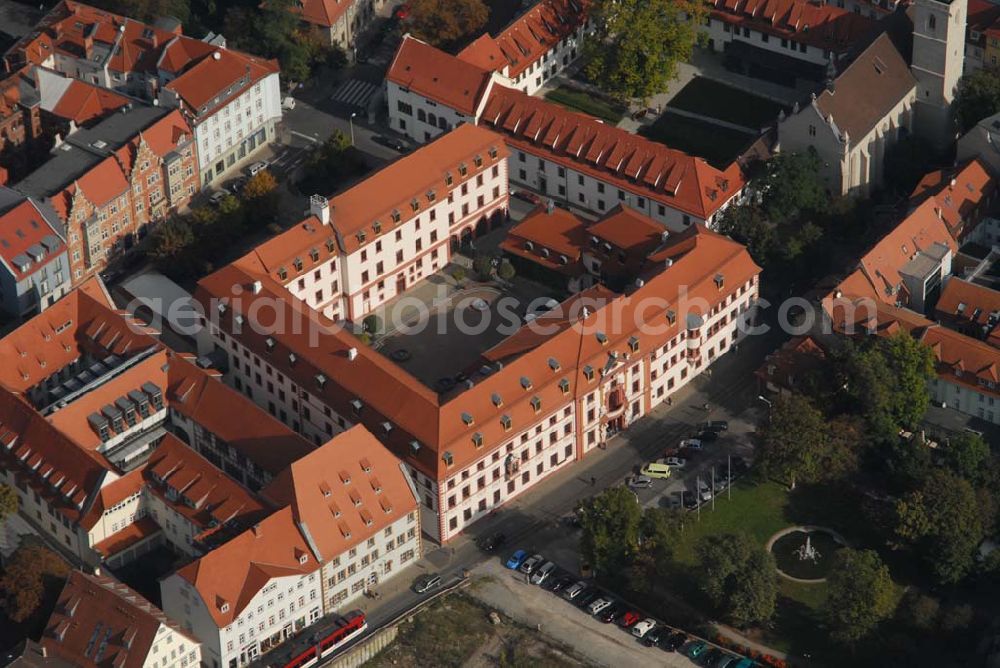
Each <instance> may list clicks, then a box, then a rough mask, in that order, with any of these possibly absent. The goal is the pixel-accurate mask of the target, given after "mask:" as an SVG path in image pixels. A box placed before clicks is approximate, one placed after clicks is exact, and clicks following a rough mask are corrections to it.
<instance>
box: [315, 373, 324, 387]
mask: <svg viewBox="0 0 1000 668" xmlns="http://www.w3.org/2000/svg"><path fill="white" fill-rule="evenodd" d="M316 385H318V386H319V389H321V390H322V389H323V388H324V387H326V376H324V375H323V374H321V373H318V374H316Z"/></svg>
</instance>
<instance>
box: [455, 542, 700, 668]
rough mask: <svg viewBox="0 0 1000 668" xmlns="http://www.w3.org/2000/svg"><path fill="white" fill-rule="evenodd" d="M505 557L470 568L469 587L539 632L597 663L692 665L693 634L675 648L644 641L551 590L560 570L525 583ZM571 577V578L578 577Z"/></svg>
mask: <svg viewBox="0 0 1000 668" xmlns="http://www.w3.org/2000/svg"><path fill="white" fill-rule="evenodd" d="M508 552H509V551H508ZM507 557H508V553H505V552H501V557H500V558H494V559H489V560H487V561H486V562H485V563H483V564H482V565H480V566H479V567H477V568H476V569H475V570H474V571H473V576H474V577H475V578H477V579H478V581H477V582H475V584H474V585H473V586H472V587H471V588H470V593H471V595H473V596H475V597H476V598H478V599H479V600H481V601H483V602H484V603H486V604H487V605H490V606H492V607H494V608H496V609H498V610H501V611H503V612H504V613H505V614H506V615H508V616H510V617H513V618H514V619H516V620H517V621H519V622H521V623H522V624H526V625H528V626H532V627H536V628H537V627H539V626H540V628H541V631H542V632H543V633H545V634H547V635H549V636H551V637H553V638H555V639H557V640H559V641H561V642H564V643H566V644H567V645H569V646H571V647H572V648H573V649H574V650H576V651H577V652H579V653H580V654H582V655H583V656H585V657H586V658H588V659H590V660H591V661H593V662H595V663H597V664H599V665H603V666H622V665H625V666H644V665H653V666H678V667H681V668H691V666H693V665H696V664H694V663H693V662H692V661H691V659H690V658H688V657H687V656H686V653H685V652H686V651H687V650H690V649H691V648H692V647H693V646H695V645H697V644H699V643H701V642H702V641H700V640H698V639H691V638H690V636H687V635H686V634H685V639H684V642H683V644H682V645H681V646H680V647H679V649H678V651H667V650H666V649H663V648H662V647H649V646H646V645H645V644H644V642H643V640H641V639H639V638H636V637H635V636H634V635H633V633H632V631H631V629H627V628H622V627H621V625H620V620H615V621H611V622H603V621H601V619H599V617H600V615H593V614H590V613H589V612H588V611H587V610H586V609H581V608H580V607H578V605H576V604H575V603H574V602H572V601H569V600H567V599H566V596H565V591H566V588H567V587H561V588H560V589H559V591H555V592H553V591H551V588H552V586H553V585H554V584H556V583H558V582H559V581H560V579H561V578H565V577H566V573H565V572H564V571H560V572H556V573H553V574H552V575H550V576H549V578H551V579H547V580H546V581H545V582H543V583H542V585H541V586H539V585H534V584H530V583H529V582H528V577H527V576H526V575H525V574H523V573H521V572H519V571H515V570H512V569H509V568H507V567H505V565H504V563H503V560H505V559H506V558H507ZM571 579H572V581H575V580H576V579H578V578H571ZM569 586H572V585H569ZM601 595H603V594H602V592H600V591H599V590H596V589H592V588H591V590H590V591H587V592H584V593H582V594H579V595H578V596H577V599H578V601H577V602H579V600H583V599H582V598H581V597H586V599H587V600H590V601H591V602H593V600H594V599H593V597H594V596H601ZM658 626H663V625H662V624H658ZM675 633H679V632H678V631H677V630H676V629H667V633H666V634H665V637H669V636H670V635H673V634H675ZM711 648H712V646H711V645H708V644H707V643H706V644H705V649H704V650H703V652H702V653H701V655H700V656H705V654H706V653H707V652H708V651H710V650H711Z"/></svg>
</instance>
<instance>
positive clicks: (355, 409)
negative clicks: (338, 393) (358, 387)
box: [351, 399, 364, 415]
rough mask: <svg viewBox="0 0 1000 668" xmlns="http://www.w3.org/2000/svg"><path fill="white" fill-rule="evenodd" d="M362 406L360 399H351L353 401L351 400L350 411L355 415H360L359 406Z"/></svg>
mask: <svg viewBox="0 0 1000 668" xmlns="http://www.w3.org/2000/svg"><path fill="white" fill-rule="evenodd" d="M363 406H364V404H362V403H361V400H360V399H355V400H353V401H352V402H351V411H352V412H353V413H354V414H355V415H361V408H362V407H363Z"/></svg>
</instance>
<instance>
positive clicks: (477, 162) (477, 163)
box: [472, 155, 483, 167]
mask: <svg viewBox="0 0 1000 668" xmlns="http://www.w3.org/2000/svg"><path fill="white" fill-rule="evenodd" d="M472 164H474V165H475V166H476V167H482V166H483V156H481V155H477V156H476V157H474V158H473V159H472Z"/></svg>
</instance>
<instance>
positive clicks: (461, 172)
mask: <svg viewBox="0 0 1000 668" xmlns="http://www.w3.org/2000/svg"><path fill="white" fill-rule="evenodd" d="M468 173H469V168H468V167H466V165H465V163H464V162H463V163H461V164H459V166H458V175H459V176H465V175H466V174H468Z"/></svg>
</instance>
